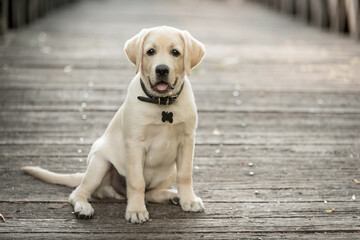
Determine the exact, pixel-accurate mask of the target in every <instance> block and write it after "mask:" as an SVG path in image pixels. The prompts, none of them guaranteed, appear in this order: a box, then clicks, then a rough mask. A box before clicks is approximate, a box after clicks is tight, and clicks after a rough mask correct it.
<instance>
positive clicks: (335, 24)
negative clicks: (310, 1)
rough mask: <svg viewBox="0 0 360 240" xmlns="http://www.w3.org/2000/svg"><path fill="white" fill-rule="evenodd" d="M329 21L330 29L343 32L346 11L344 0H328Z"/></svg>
mask: <svg viewBox="0 0 360 240" xmlns="http://www.w3.org/2000/svg"><path fill="white" fill-rule="evenodd" d="M327 3H328V11H329V23H330V29H331V30H332V31H335V32H341V33H343V32H345V27H346V11H345V1H342V0H328V1H327Z"/></svg>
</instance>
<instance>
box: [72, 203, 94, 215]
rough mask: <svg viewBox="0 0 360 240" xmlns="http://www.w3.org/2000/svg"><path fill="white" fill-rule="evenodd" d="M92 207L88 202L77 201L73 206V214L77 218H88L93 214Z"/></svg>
mask: <svg viewBox="0 0 360 240" xmlns="http://www.w3.org/2000/svg"><path fill="white" fill-rule="evenodd" d="M94 212H95V211H94V209H93V208H92V206H91V204H90V203H88V202H77V203H75V206H74V214H75V216H76V217H78V218H85V219H90V218H92V216H93V215H94Z"/></svg>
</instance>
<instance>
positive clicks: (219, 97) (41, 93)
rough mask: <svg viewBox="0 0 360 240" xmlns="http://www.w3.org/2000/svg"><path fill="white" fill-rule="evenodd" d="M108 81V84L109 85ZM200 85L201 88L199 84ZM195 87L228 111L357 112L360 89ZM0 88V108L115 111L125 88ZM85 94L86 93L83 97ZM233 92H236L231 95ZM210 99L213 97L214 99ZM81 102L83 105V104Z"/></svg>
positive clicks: (201, 98) (201, 102) (206, 102)
mask: <svg viewBox="0 0 360 240" xmlns="http://www.w3.org/2000/svg"><path fill="white" fill-rule="evenodd" d="M110 86H111V84H109V87H110ZM200 89H201V88H200ZM200 89H199V91H197V90H195V97H196V102H197V106H198V110H199V111H200V112H202V111H210V110H211V109H213V110H219V111H230V112H235V111H238V112H261V111H262V112H298V113H301V112H310V113H336V112H340V113H353V114H355V113H360V112H359V109H360V100H359V97H358V95H359V93H347V94H346V95H345V96H343V95H342V94H339V93H286V92H268V91H261V92H248V91H246V92H245V91H241V90H235V88H234V91H223V92H220V91H216V92H215V91H206V90H205V91H204V89H201V90H200ZM89 90H90V92H87V91H86V90H80V89H79V90H56V89H44V90H40V89H38V90H34V89H17V88H13V89H7V90H5V89H0V100H1V101H2V102H3V107H0V109H1V110H2V111H45V110H46V111H64V112H65V111H66V112H68V111H75V112H78V111H86V112H94V111H111V112H113V111H116V110H117V109H118V108H119V107H120V105H121V104H122V102H123V101H124V100H125V94H126V92H125V91H126V90H125V89H118V90H117V89H112V90H111V89H106V90H101V89H97V88H91V89H89ZM84 94H85V97H84ZM234 95H235V96H234ZM211 99H216V101H215V102H214V103H213V102H212V101H211ZM82 106H83V107H82Z"/></svg>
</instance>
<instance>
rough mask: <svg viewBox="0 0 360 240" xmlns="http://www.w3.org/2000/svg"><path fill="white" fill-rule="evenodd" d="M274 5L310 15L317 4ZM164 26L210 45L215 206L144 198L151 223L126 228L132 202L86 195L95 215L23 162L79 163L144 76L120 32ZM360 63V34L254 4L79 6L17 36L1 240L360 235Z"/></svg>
mask: <svg viewBox="0 0 360 240" xmlns="http://www.w3.org/2000/svg"><path fill="white" fill-rule="evenodd" d="M267 2H268V5H269V6H272V7H274V8H277V9H279V10H280V9H281V8H282V9H287V10H286V12H288V11H290V12H292V11H294V10H293V9H296V11H297V14H301V15H302V16H303V18H304V19H308V18H309V16H310V11H308V5H307V4H310V2H312V1H291V3H287V2H286V1H281V2H282V5H281V4H279V3H280V1H267ZM312 4H314V3H312ZM300 5H301V8H302V10H301V12H300V11H299V10H298V9H299V6H300ZM199 9H201V11H199ZM94 16H96V17H94ZM319 21H320V20H319ZM321 21H322V20H321ZM331 21H333V20H331ZM163 24H166V25H172V26H174V27H179V28H181V29H187V30H189V31H190V32H191V33H192V35H193V36H195V37H196V38H198V39H199V40H200V41H202V42H204V43H205V45H206V48H207V54H206V57H205V59H204V61H203V62H202V63H201V64H200V65H199V66H198V67H197V68H195V69H194V70H193V73H192V76H191V83H192V86H193V89H194V93H195V98H196V103H197V107H198V113H199V125H198V130H197V136H196V149H195V159H194V187H195V192H196V193H197V194H198V195H199V196H200V197H202V199H203V201H204V204H205V207H206V211H205V212H204V213H200V214H192V213H184V212H182V211H181V209H180V207H179V206H174V205H170V204H151V203H149V204H148V210H149V212H150V218H151V221H150V222H148V223H146V224H143V225H132V224H129V223H127V222H126V221H125V219H124V212H125V207H126V202H125V201H117V200H99V199H95V198H92V199H91V202H92V203H93V205H94V208H95V212H96V213H95V217H94V219H92V220H90V221H86V220H78V219H76V218H75V216H74V215H73V214H72V213H71V212H72V207H71V206H70V205H69V204H68V203H67V200H68V196H69V194H70V193H71V191H72V190H73V189H72V188H68V187H64V186H58V185H51V184H48V183H44V182H41V181H39V180H37V179H34V178H33V177H31V176H28V175H26V174H24V173H23V172H21V170H20V168H21V167H22V166H25V165H32V166H43V167H45V168H47V169H50V170H52V171H56V172H61V173H69V172H83V171H85V169H86V163H85V162H86V157H87V153H88V151H89V149H90V146H91V144H92V143H93V142H94V141H95V140H96V139H97V138H98V137H99V136H100V135H101V134H102V133H103V132H104V130H105V128H106V126H107V124H108V123H109V121H110V120H111V118H112V117H113V115H114V114H115V111H116V110H117V109H118V108H119V106H120V105H121V104H122V102H123V101H124V99H125V96H126V92H127V86H128V84H129V82H130V80H131V79H132V77H133V75H134V68H133V66H132V65H131V64H130V63H129V62H128V60H127V59H126V56H125V54H124V52H123V45H124V43H125V41H126V40H127V39H129V38H130V37H131V36H133V35H134V34H135V33H137V32H138V31H139V30H140V29H141V28H144V27H151V26H155V25H163ZM319 24H322V23H321V22H319ZM331 24H335V23H331ZM339 24H340V23H339ZM359 56H360V45H359V44H357V43H356V42H354V41H352V40H351V39H347V38H345V37H343V36H337V35H332V34H329V33H326V32H321V31H318V30H316V29H313V28H312V27H307V26H305V25H303V24H301V23H297V22H295V21H289V19H286V18H284V17H283V16H279V15H278V14H277V13H275V12H272V11H271V10H268V9H264V8H261V7H259V6H257V5H256V4H251V3H249V1H226V2H225V1H191V2H189V1H176V2H173V1H171V2H169V1H164V0H157V1H145V0H143V1H110V0H108V1H79V2H76V3H74V4H72V5H70V6H69V7H67V8H63V9H60V10H58V11H54V12H53V13H52V14H50V15H48V16H47V17H46V18H43V19H40V20H38V21H37V22H35V23H34V24H32V25H30V26H29V27H28V28H23V29H19V30H18V31H12V32H9V33H8V34H7V35H5V36H4V39H2V40H1V46H0V213H1V214H3V215H4V217H5V218H6V222H0V239H84V238H86V239H356V238H357V237H358V235H359V234H360V224H359V217H360V212H359V204H358V201H359V200H358V199H359V197H360V185H359V184H358V183H356V182H355V181H353V179H360V175H359V172H360V81H359V76H360V59H359ZM250 172H253V173H250ZM174 187H175V185H174Z"/></svg>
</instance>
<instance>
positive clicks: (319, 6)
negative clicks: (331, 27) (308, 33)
mask: <svg viewBox="0 0 360 240" xmlns="http://www.w3.org/2000/svg"><path fill="white" fill-rule="evenodd" d="M309 3H310V13H311V14H310V16H311V22H312V23H313V24H314V25H315V26H317V27H320V28H325V27H327V26H328V23H329V19H328V12H327V6H326V0H316V1H309Z"/></svg>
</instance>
